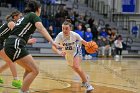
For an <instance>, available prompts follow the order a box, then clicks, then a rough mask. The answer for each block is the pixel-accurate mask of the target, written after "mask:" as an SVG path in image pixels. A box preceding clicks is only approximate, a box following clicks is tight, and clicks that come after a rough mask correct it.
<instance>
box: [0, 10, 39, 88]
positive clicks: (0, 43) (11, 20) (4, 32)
mask: <svg viewBox="0 0 140 93" xmlns="http://www.w3.org/2000/svg"><path fill="white" fill-rule="evenodd" d="M21 16H22V14H21V13H20V12H19V11H17V10H16V11H13V12H12V13H11V14H10V15H7V16H6V20H7V23H4V24H3V25H2V26H1V27H0V57H1V58H2V59H3V60H4V61H5V62H6V64H4V65H2V66H0V73H2V72H3V71H4V70H6V69H7V68H8V67H10V70H11V72H12V75H13V81H12V85H13V86H14V87H17V88H20V87H21V85H22V82H21V81H20V80H19V78H18V76H17V71H16V67H15V64H14V63H13V62H12V61H11V60H10V59H9V58H8V57H7V55H6V54H5V52H4V49H3V47H4V41H5V39H7V38H8V36H9V35H10V33H11V31H12V29H13V28H14V26H15V24H16V22H17V20H19V19H20V18H21ZM35 42H36V39H35V38H32V39H30V40H29V41H28V43H35ZM0 83H4V81H3V79H2V78H0Z"/></svg>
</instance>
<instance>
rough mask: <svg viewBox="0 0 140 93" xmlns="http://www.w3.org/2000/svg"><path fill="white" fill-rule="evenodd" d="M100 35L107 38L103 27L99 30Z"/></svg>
mask: <svg viewBox="0 0 140 93" xmlns="http://www.w3.org/2000/svg"><path fill="white" fill-rule="evenodd" d="M100 36H101V37H104V38H107V36H108V34H107V32H106V31H105V28H103V29H102V30H101V32H100Z"/></svg>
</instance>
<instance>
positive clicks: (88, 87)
mask: <svg viewBox="0 0 140 93" xmlns="http://www.w3.org/2000/svg"><path fill="white" fill-rule="evenodd" d="M81 86H82V87H85V88H86V91H91V90H93V89H94V88H93V87H92V85H90V84H88V83H87V82H82V85H81Z"/></svg>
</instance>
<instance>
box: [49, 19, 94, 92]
mask: <svg viewBox="0 0 140 93" xmlns="http://www.w3.org/2000/svg"><path fill="white" fill-rule="evenodd" d="M55 42H56V43H58V44H60V45H62V46H63V48H62V51H61V50H59V49H57V48H55V47H54V46H52V49H53V50H54V51H55V52H56V53H58V54H60V55H61V56H65V59H66V61H67V63H68V65H69V66H70V67H71V68H72V69H73V70H74V71H75V72H77V73H78V75H79V76H80V77H81V79H82V85H83V86H84V87H86V91H91V90H93V89H94V88H93V87H92V86H91V85H90V84H89V82H88V81H87V76H86V74H85V73H84V71H83V70H82V69H81V67H80V62H81V61H82V51H81V45H80V43H82V44H83V45H85V44H86V43H87V42H86V41H85V40H83V39H82V38H81V37H80V35H78V34H77V33H75V32H73V31H71V23H70V22H68V21H65V22H64V23H63V24H62V32H60V33H59V34H58V35H57V36H56V39H55Z"/></svg>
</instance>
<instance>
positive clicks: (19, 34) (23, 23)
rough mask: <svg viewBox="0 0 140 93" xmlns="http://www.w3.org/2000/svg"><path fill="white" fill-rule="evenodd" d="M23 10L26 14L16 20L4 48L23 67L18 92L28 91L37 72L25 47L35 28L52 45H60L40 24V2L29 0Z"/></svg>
mask: <svg viewBox="0 0 140 93" xmlns="http://www.w3.org/2000/svg"><path fill="white" fill-rule="evenodd" d="M24 12H25V13H26V14H25V15H24V17H23V18H21V19H20V20H19V21H18V23H17V24H16V26H15V28H14V29H13V31H12V32H11V35H10V36H9V37H8V39H6V42H5V48H4V50H5V53H6V55H7V56H8V57H9V58H10V59H11V60H12V61H13V62H16V63H17V64H19V65H20V66H22V67H23V68H24V69H25V73H24V76H23V84H22V87H21V89H20V92H19V93H29V88H30V85H31V84H32V82H33V80H34V79H35V78H36V76H37V75H38V73H39V70H38V67H37V65H36V64H35V60H34V59H33V57H32V56H31V55H30V54H29V52H28V51H27V50H26V48H25V46H26V44H27V41H28V39H29V37H30V35H31V34H33V33H34V31H35V30H36V28H37V29H38V31H39V32H40V33H41V34H42V35H43V36H44V37H45V38H46V39H47V40H48V41H49V42H50V43H51V44H52V45H54V46H55V47H60V46H59V45H58V44H56V43H55V42H54V41H53V39H52V38H51V36H50V35H49V33H48V32H47V30H46V29H45V27H44V26H43V25H42V22H41V19H40V18H39V16H40V14H41V4H40V3H38V2H37V1H32V0H30V1H29V2H28V3H27V6H26V7H25V11H24Z"/></svg>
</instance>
